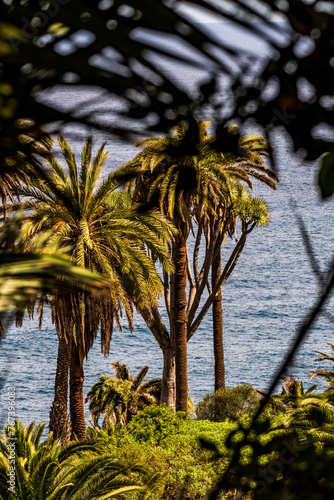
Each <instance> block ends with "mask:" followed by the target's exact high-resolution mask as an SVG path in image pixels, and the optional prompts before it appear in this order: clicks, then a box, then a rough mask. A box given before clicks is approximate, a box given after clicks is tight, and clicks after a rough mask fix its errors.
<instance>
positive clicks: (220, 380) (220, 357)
mask: <svg viewBox="0 0 334 500" xmlns="http://www.w3.org/2000/svg"><path fill="white" fill-rule="evenodd" d="M211 272H212V275H211V281H212V290H213V289H214V287H215V286H216V284H217V282H218V280H219V278H220V275H221V254H220V251H219V252H218V255H217V257H216V258H215V259H214V261H213V262H212V271H211ZM222 302H223V299H222V292H221V289H220V290H219V292H218V293H217V295H216V296H215V298H214V299H213V302H212V318H213V351H214V358H215V391H217V390H218V389H222V388H223V387H225V359H224V341H223V303H222Z"/></svg>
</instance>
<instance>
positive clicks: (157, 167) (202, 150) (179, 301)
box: [116, 119, 277, 411]
mask: <svg viewBox="0 0 334 500" xmlns="http://www.w3.org/2000/svg"><path fill="white" fill-rule="evenodd" d="M208 125H209V123H208V122H202V123H199V122H197V121H196V120H195V119H192V120H190V122H189V126H188V128H187V126H186V124H185V123H184V122H181V123H180V124H179V125H178V126H176V127H175V128H174V129H173V135H172V136H167V137H155V138H149V139H144V140H141V141H138V142H137V143H136V146H137V147H138V146H145V147H144V149H143V150H142V151H141V152H140V153H139V154H137V155H136V157H135V158H134V159H133V160H131V161H130V162H128V163H127V164H125V165H124V166H123V167H121V168H120V169H119V170H118V172H116V175H117V177H118V178H119V179H122V180H125V179H126V180H128V181H130V183H129V184H130V185H132V184H134V185H135V200H138V201H140V202H141V203H143V204H145V205H146V207H147V208H149V207H152V206H154V207H155V206H159V207H160V210H161V212H162V213H163V214H164V215H166V216H167V217H168V218H169V219H170V220H171V221H173V222H174V224H175V226H176V227H177V230H178V233H177V235H175V236H174V238H173V240H172V243H171V255H172V261H173V264H174V269H175V271H174V275H173V279H172V282H171V286H170V290H168V292H167V291H166V281H167V279H168V278H167V276H166V275H165V297H166V296H167V295H168V297H166V303H167V310H168V312H169V321H170V337H169V338H168V333H167V332H166V328H164V329H163V327H162V325H161V323H162V321H161V319H158V320H157V319H156V318H157V317H158V313H157V311H153V312H152V316H153V320H152V318H150V315H149V314H148V313H147V311H143V313H142V314H143V317H144V319H145V321H146V322H147V324H148V326H149V327H150V328H151V330H152V331H153V333H154V335H155V337H156V338H158V339H159V340H158V341H159V345H160V347H161V348H162V349H163V352H164V354H165V353H166V356H165V359H164V372H165V373H168V374H171V373H172V372H173V363H174V353H175V371H176V410H181V411H187V401H188V378H187V340H188V339H189V335H190V331H189V328H188V323H189V324H190V323H192V322H193V319H194V314H195V312H196V308H197V307H198V304H199V302H200V297H201V296H202V293H203V289H204V288H205V286H206V284H207V277H208V272H209V269H208V268H207V269H206V271H205V273H204V274H205V279H204V280H203V281H202V285H201V286H200V287H198V289H197V291H196V293H195V296H194V301H193V307H190V308H189V313H188V312H187V305H188V300H187V292H186V283H187V274H188V277H189V266H188V253H187V239H188V235H189V231H190V229H191V227H192V223H193V216H194V215H195V213H197V214H203V213H205V212H207V213H212V214H213V213H214V212H215V210H217V207H218V206H219V207H220V211H221V217H220V218H219V224H220V225H221V224H222V220H224V217H225V214H226V211H227V205H228V202H227V198H228V196H229V194H228V193H229V181H230V180H231V179H234V180H238V181H239V182H245V183H247V184H248V185H249V186H250V187H251V186H252V183H251V177H255V178H256V179H258V180H260V181H262V182H266V183H267V184H269V185H271V186H274V185H275V183H274V180H277V176H276V175H275V174H274V172H272V171H271V170H270V169H268V168H266V167H265V166H264V165H263V162H262V160H261V157H260V156H259V154H258V153H263V152H264V151H265V149H266V145H265V142H264V140H263V139H262V138H252V139H251V140H252V141H253V142H254V147H253V151H254V153H253V152H252V153H251V154H249V153H248V144H249V143H250V139H249V138H245V140H244V143H243V146H242V147H241V148H240V153H239V155H238V156H237V155H236V154H233V155H232V154H230V153H226V154H225V155H224V154H222V153H220V152H218V151H217V150H216V149H215V148H214V147H213V146H212V145H213V143H214V141H215V139H216V138H215V137H214V136H208V135H207V128H208ZM189 130H191V132H192V134H189ZM233 130H234V129H231V130H229V133H231V134H232V132H233ZM197 137H200V140H199V142H198V140H197V139H196V138H197ZM191 138H192V140H193V143H192V144H189V141H190V140H191ZM227 146H228V145H227ZM226 193H227V194H226ZM213 249H214V248H213V247H211V248H210V250H211V251H212V250H213ZM190 286H191V287H193V288H194V289H195V288H196V286H195V284H194V285H193V284H192V283H190ZM154 320H155V323H156V324H154ZM157 323H158V326H157ZM159 330H160V332H161V331H162V330H163V334H162V335H161V334H160V336H159V333H157V332H158V331H159ZM187 330H188V331H187ZM167 338H168V340H169V342H168V340H166V339H167ZM163 380H165V377H163ZM164 385H168V384H164V383H163V392H164V390H165V388H164ZM170 385H172V384H170ZM166 390H167V391H168V390H169V388H168V387H167V389H166Z"/></svg>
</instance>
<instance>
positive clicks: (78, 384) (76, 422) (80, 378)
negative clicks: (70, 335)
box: [70, 342, 86, 441]
mask: <svg viewBox="0 0 334 500" xmlns="http://www.w3.org/2000/svg"><path fill="white" fill-rule="evenodd" d="M83 383H84V370H83V364H82V362H81V361H80V358H79V354H78V349H77V347H76V346H75V344H74V342H73V345H72V355H71V370H70V415H71V427H72V435H71V439H76V440H78V441H82V440H83V439H86V422H85V410H84V402H83Z"/></svg>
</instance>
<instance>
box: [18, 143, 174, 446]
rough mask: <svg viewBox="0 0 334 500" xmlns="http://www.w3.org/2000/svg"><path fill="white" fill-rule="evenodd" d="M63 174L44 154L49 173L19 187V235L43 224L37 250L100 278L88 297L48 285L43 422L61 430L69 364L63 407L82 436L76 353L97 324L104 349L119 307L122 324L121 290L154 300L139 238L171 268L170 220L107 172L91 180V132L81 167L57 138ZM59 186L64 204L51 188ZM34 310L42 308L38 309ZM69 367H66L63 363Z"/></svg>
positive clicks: (154, 279)
mask: <svg viewBox="0 0 334 500" xmlns="http://www.w3.org/2000/svg"><path fill="white" fill-rule="evenodd" d="M59 145H60V148H61V151H62V154H63V156H64V158H65V160H66V163H67V168H68V174H67V173H66V171H65V169H64V168H63V167H62V166H61V165H60V163H59V162H58V161H57V160H56V159H55V158H54V157H53V156H50V157H49V159H48V163H49V168H50V170H51V172H52V176H53V181H52V182H48V183H44V182H43V181H38V180H36V181H35V182H32V183H31V184H30V185H29V186H27V187H26V188H25V189H22V190H21V192H22V194H23V195H25V196H28V197H30V199H29V201H27V202H26V204H25V207H26V209H27V211H28V212H27V215H26V218H25V223H24V229H25V234H26V240H27V242H31V241H33V238H34V236H35V235H39V234H41V233H42V234H43V233H45V232H47V234H50V233H49V232H51V236H49V237H48V238H47V241H46V246H45V252H48V248H49V246H52V245H54V244H55V243H57V245H58V246H59V247H60V248H63V249H66V251H67V253H68V255H70V257H71V259H72V260H73V261H75V262H76V263H77V265H78V266H79V267H81V268H84V269H89V270H92V271H94V272H99V273H100V274H101V275H102V276H104V278H105V279H106V280H107V282H108V290H107V293H106V294H105V295H104V296H103V297H99V298H97V297H96V298H92V296H91V295H90V294H88V293H87V292H86V291H82V292H78V291H77V290H73V293H71V294H70V296H68V295H67V296H66V297H64V296H63V295H62V293H61V291H56V292H55V294H53V296H52V297H51V308H52V319H53V321H54V323H55V325H56V329H57V333H58V336H59V349H58V361H57V373H56V381H55V399H54V402H53V405H52V409H51V414H50V429H51V430H52V431H53V432H54V436H55V438H58V437H60V436H62V435H63V434H64V433H66V431H67V425H68V424H67V393H68V373H69V372H70V381H69V383H70V415H71V426H72V437H76V438H77V439H84V438H85V436H86V426H85V418H84V405H83V381H84V371H83V360H84V358H85V357H87V355H88V352H89V350H90V348H91V347H92V345H93V342H94V340H95V338H96V336H97V333H98V331H99V329H100V330H101V346H102V352H103V354H104V355H107V354H108V352H109V346H110V340H111V334H112V329H113V324H114V322H116V323H117V325H118V327H119V328H121V311H122V310H124V311H125V315H126V317H127V320H128V323H129V326H130V329H131V330H133V329H134V325H133V323H132V304H131V296H130V295H129V290H131V293H132V294H133V296H134V297H135V298H136V304H138V307H148V306H149V305H151V304H156V299H157V297H158V296H159V294H160V293H161V282H160V279H159V276H158V274H157V272H156V270H155V267H154V263H153V261H152V260H151V259H150V258H149V256H148V254H147V253H146V252H145V251H144V249H143V246H144V245H147V247H148V248H149V250H150V251H151V252H152V254H153V256H154V257H155V258H159V259H160V261H161V262H162V265H163V267H164V268H165V269H166V270H169V271H171V270H172V266H171V264H170V261H169V258H168V250H167V248H166V245H165V243H166V241H168V239H169V237H170V236H169V235H170V231H172V226H171V224H170V223H168V222H167V221H166V220H165V219H164V218H163V217H161V215H160V214H159V213H158V211H156V210H151V211H149V212H146V213H139V211H138V207H137V205H136V204H134V203H132V201H131V200H130V199H129V196H128V195H127V194H126V193H120V192H117V191H115V190H116V189H117V187H118V186H119V184H118V183H117V182H115V181H114V178H113V175H112V174H110V175H109V176H108V177H107V178H106V179H105V180H104V182H103V183H102V184H101V185H100V186H99V187H96V186H97V182H98V180H99V177H100V175H101V172H102V167H103V165H104V163H105V161H106V159H107V156H108V153H106V152H105V151H104V146H105V144H103V145H102V146H101V147H100V148H99V150H98V152H97V154H96V156H95V158H94V159H93V160H92V158H91V156H92V140H91V138H89V139H88V140H87V142H86V143H85V145H84V148H83V151H82V158H81V170H80V171H79V170H78V168H77V164H76V160H75V157H74V155H73V153H72V151H71V149H70V147H69V145H68V143H67V142H66V140H65V139H64V138H60V139H59ZM58 191H61V192H63V193H64V194H65V196H66V199H67V200H71V201H72V203H71V205H69V204H68V203H67V204H65V203H63V202H62V199H60V198H59V197H58V196H57V192H58ZM40 310H41V311H42V308H41V309H40ZM69 367H70V368H69Z"/></svg>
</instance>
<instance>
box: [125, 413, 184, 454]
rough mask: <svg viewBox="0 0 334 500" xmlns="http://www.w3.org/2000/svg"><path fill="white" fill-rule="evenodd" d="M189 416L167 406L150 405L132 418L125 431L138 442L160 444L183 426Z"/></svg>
mask: <svg viewBox="0 0 334 500" xmlns="http://www.w3.org/2000/svg"><path fill="white" fill-rule="evenodd" d="M187 420H189V417H188V416H187V414H186V413H184V412H177V413H176V414H175V413H174V411H173V410H172V409H171V408H167V406H158V405H151V406H148V407H146V408H145V409H144V410H142V411H141V412H139V413H138V415H136V416H134V417H133V418H132V421H131V422H130V423H129V424H128V426H127V432H128V433H129V434H130V435H132V436H133V437H134V439H135V440H136V441H138V442H139V443H147V444H150V445H157V446H161V445H162V443H163V442H164V441H165V440H166V439H167V438H170V437H171V436H173V435H174V434H176V433H177V432H180V431H181V429H182V428H184V425H185V423H186V422H187Z"/></svg>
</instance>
